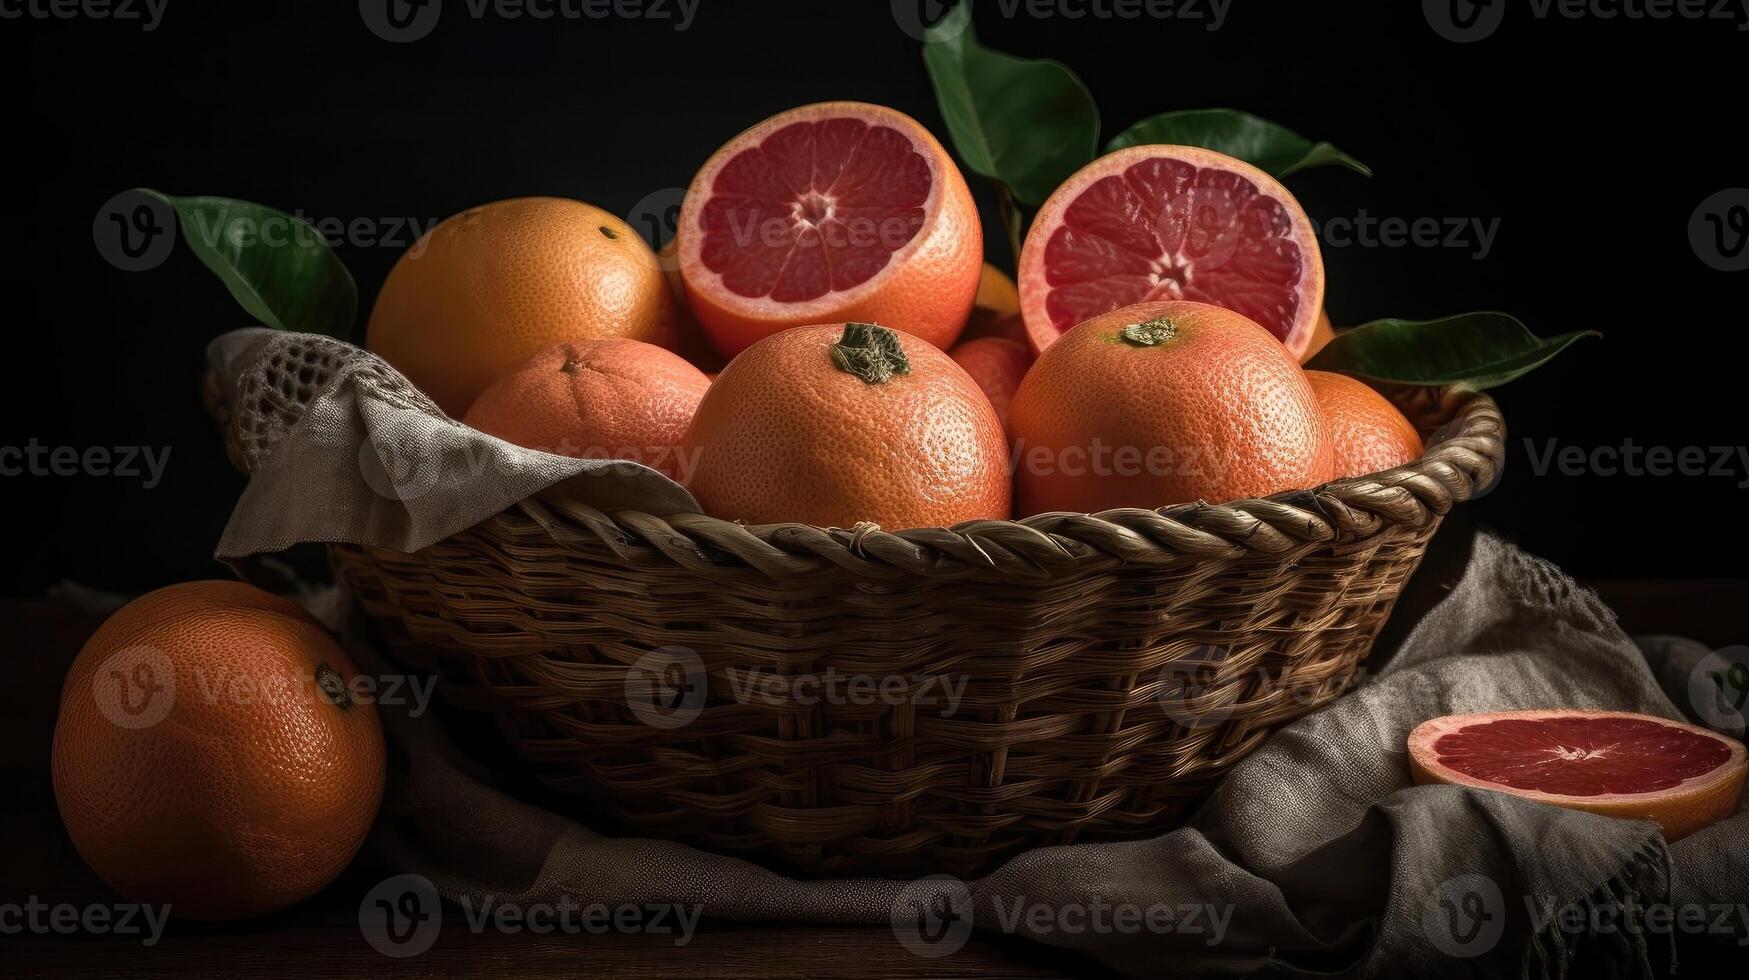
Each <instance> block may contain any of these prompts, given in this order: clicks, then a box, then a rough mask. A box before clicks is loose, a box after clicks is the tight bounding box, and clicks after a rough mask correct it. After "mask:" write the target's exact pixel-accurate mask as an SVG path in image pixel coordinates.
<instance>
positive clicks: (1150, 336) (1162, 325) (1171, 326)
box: [1117, 316, 1178, 347]
mask: <svg viewBox="0 0 1749 980" xmlns="http://www.w3.org/2000/svg"><path fill="white" fill-rule="evenodd" d="M1117 336H1118V339H1119V340H1122V341H1123V342H1124V343H1126V344H1133V345H1134V346H1136V347H1158V346H1160V345H1161V344H1164V343H1166V342H1167V341H1169V340H1171V339H1172V338H1173V337H1176V336H1178V325H1177V324H1175V323H1173V322H1172V321H1171V320H1169V319H1167V318H1166V317H1163V316H1162V317H1155V318H1154V319H1152V320H1146V321H1143V322H1141V323H1132V324H1130V325H1129V326H1127V327H1125V328H1123V329H1122V330H1120V331H1118V334H1117Z"/></svg>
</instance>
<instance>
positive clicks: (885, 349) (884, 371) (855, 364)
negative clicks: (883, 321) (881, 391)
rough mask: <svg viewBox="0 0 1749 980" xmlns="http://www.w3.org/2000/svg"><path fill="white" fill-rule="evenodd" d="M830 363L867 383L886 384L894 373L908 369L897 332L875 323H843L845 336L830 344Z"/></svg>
mask: <svg viewBox="0 0 1749 980" xmlns="http://www.w3.org/2000/svg"><path fill="white" fill-rule="evenodd" d="M832 363H833V365H835V366H836V367H837V368H838V370H840V371H843V372H845V373H846V374H854V375H856V376H857V377H858V378H861V379H862V383H863V384H869V385H879V384H886V383H887V382H888V381H891V380H892V379H893V375H895V374H910V373H911V362H910V361H909V360H907V359H906V358H905V349H904V348H903V347H901V346H899V335H898V334H896V333H894V332H893V331H891V330H888V329H887V328H886V327H883V326H881V325H880V324H878V323H846V324H845V325H844V336H842V337H840V338H839V339H838V343H836V344H833V345H832Z"/></svg>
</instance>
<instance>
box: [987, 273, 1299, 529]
mask: <svg viewBox="0 0 1749 980" xmlns="http://www.w3.org/2000/svg"><path fill="white" fill-rule="evenodd" d="M1009 431H1010V432H1011V433H1012V435H1013V437H1014V440H1015V447H1014V457H1015V465H1016V473H1015V497H1016V504H1017V507H1018V511H1019V513H1020V515H1021V516H1022V517H1026V516H1030V515H1032V514H1037V513H1042V512H1045V511H1070V512H1077V513H1095V512H1098V511H1102V510H1111V509H1113V508H1117V507H1145V508H1156V507H1164V506H1166V505H1168V504H1178V503H1189V502H1191V501H1195V500H1206V501H1210V502H1213V503H1223V502H1226V501H1230V500H1238V499H1243V498H1248V497H1264V496H1268V495H1270V494H1273V493H1278V492H1281V491H1284V490H1297V489H1302V488H1305V487H1310V486H1313V485H1315V484H1318V483H1322V482H1324V481H1325V480H1327V479H1329V470H1330V465H1331V458H1330V448H1329V441H1328V435H1327V432H1326V429H1325V425H1324V420H1323V416H1322V414H1321V412H1320V411H1319V409H1318V402H1317V398H1316V396H1315V395H1314V394H1313V393H1312V388H1311V385H1310V384H1309V383H1308V382H1307V381H1306V376H1305V372H1303V371H1301V370H1300V366H1299V365H1298V364H1297V363H1295V362H1294V359H1293V358H1292V357H1290V356H1288V353H1287V349H1286V348H1284V347H1282V346H1281V344H1279V343H1277V342H1276V341H1275V339H1274V338H1272V337H1271V336H1270V335H1269V333H1268V332H1267V331H1265V330H1264V329H1263V328H1262V327H1260V326H1258V325H1257V324H1255V323H1253V322H1251V321H1250V320H1248V319H1246V318H1245V317H1244V316H1241V315H1240V314H1238V313H1235V312H1233V311H1232V310H1228V309H1223V308H1221V307H1218V306H1210V305H1208V304H1206V303H1191V302H1187V301H1183V300H1177V301H1167V302H1158V303H1138V304H1136V305H1134V306H1126V307H1123V308H1122V309H1118V310H1113V311H1112V312H1110V313H1105V314H1101V315H1099V316H1095V317H1093V318H1092V319H1090V320H1087V321H1086V322H1084V323H1082V324H1081V325H1080V326H1077V327H1075V328H1074V329H1073V330H1070V331H1069V332H1068V333H1066V334H1064V335H1063V336H1062V337H1061V338H1059V339H1058V340H1057V342H1056V343H1054V344H1052V345H1051V346H1050V347H1049V348H1048V349H1046V350H1045V352H1044V353H1043V354H1040V355H1039V358H1038V361H1037V362H1036V363H1034V364H1033V366H1032V369H1031V370H1030V371H1028V372H1027V374H1026V378H1025V380H1023V381H1022V382H1021V383H1020V390H1019V392H1018V393H1016V395H1015V396H1014V407H1013V410H1012V413H1011V415H1010V416H1009Z"/></svg>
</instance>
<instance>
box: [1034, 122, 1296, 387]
mask: <svg viewBox="0 0 1749 980" xmlns="http://www.w3.org/2000/svg"><path fill="white" fill-rule="evenodd" d="M1168 299H1188V300H1196V301H1198V302H1202V303H1209V304H1211V305H1214V306H1224V307H1226V308H1227V309H1229V310H1234V311H1237V312H1239V313H1243V314H1245V315H1246V316H1247V317H1250V318H1251V319H1252V320H1255V321H1257V322H1258V323H1260V324H1262V325H1263V327H1264V328H1265V329H1267V330H1268V331H1269V332H1270V333H1272V334H1274V335H1275V337H1276V339H1277V340H1280V341H1281V342H1282V343H1283V344H1285V345H1286V346H1287V349H1288V351H1289V352H1290V353H1292V354H1293V355H1294V357H1296V358H1297V357H1299V356H1300V355H1301V354H1302V353H1304V351H1305V349H1306V347H1307V345H1308V344H1310V343H1311V339H1312V330H1313V328H1314V327H1315V326H1316V324H1317V322H1318V313H1319V311H1320V310H1321V309H1322V308H1323V305H1324V260H1323V257H1322V256H1321V255H1320V254H1319V252H1318V242H1317V238H1316V236H1315V235H1314V232H1313V229H1312V222H1311V219H1309V218H1307V217H1306V213H1305V212H1304V211H1302V210H1301V209H1300V205H1299V202H1297V201H1295V200H1294V198H1293V195H1292V194H1289V193H1288V192H1287V189H1286V188H1284V187H1282V186H1281V184H1279V183H1277V182H1276V180H1275V178H1273V177H1271V176H1269V175H1268V174H1266V173H1264V172H1263V171H1261V170H1259V169H1257V168H1256V167H1253V166H1251V165H1250V164H1248V163H1245V162H1244V161H1242V160H1237V159H1234V158H1233V157H1229V156H1227V155H1225V154H1222V153H1216V152H1214V151H1212V150H1204V149H1200V148H1197V147H1192V146H1132V147H1129V148H1127V149H1123V150H1118V151H1117V152H1115V153H1108V154H1106V155H1105V156H1102V157H1100V158H1099V159H1097V160H1095V161H1093V162H1092V163H1090V164H1088V165H1087V166H1085V167H1082V168H1081V169H1080V170H1079V171H1077V172H1076V173H1075V174H1074V176H1072V177H1070V178H1069V179H1068V180H1066V181H1064V182H1063V186H1061V187H1059V188H1057V190H1056V192H1055V193H1053V194H1052V195H1051V196H1050V198H1049V199H1048V200H1046V201H1045V204H1044V207H1042V208H1040V209H1039V212H1038V215H1037V217H1035V218H1034V219H1033V223H1032V228H1031V230H1030V231H1028V232H1027V235H1026V244H1025V246H1024V247H1023V248H1022V249H1021V255H1020V309H1021V313H1022V314H1023V315H1024V316H1025V318H1026V332H1027V336H1028V337H1029V339H1031V341H1032V343H1033V346H1034V348H1035V349H1037V350H1039V351H1043V350H1044V349H1045V348H1046V347H1048V346H1050V344H1051V342H1052V341H1054V340H1056V339H1057V337H1058V335H1060V334H1062V333H1063V332H1064V331H1066V330H1068V329H1069V328H1070V327H1073V326H1075V325H1076V324H1078V323H1081V322H1083V321H1085V320H1088V319H1091V318H1093V317H1095V316H1098V315H1099V314H1101V313H1108V312H1110V311H1112V310H1115V309H1118V308H1119V307H1123V306H1129V305H1131V304H1133V303H1140V302H1144V301H1151V300H1168Z"/></svg>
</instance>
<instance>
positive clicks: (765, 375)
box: [685, 323, 1010, 531]
mask: <svg viewBox="0 0 1749 980" xmlns="http://www.w3.org/2000/svg"><path fill="white" fill-rule="evenodd" d="M1007 450H1008V444H1007V440H1006V439H1005V438H1004V437H1003V434H1002V423H1001V422H1000V421H999V420H998V419H997V418H996V411H995V409H993V408H992V407H991V406H990V402H989V400H988V399H987V398H985V397H984V394H983V392H981V391H979V390H978V386H977V384H976V382H974V381H973V380H972V379H971V377H970V376H968V375H967V374H966V372H965V371H964V370H962V369H961V368H960V367H959V365H957V364H955V363H954V362H953V361H952V360H951V359H949V358H948V356H947V355H946V354H944V353H942V352H941V351H940V350H938V349H937V348H935V347H934V346H933V345H931V344H928V343H925V342H924V341H922V340H919V339H918V338H916V337H912V336H910V335H908V334H903V333H900V332H898V331H895V330H888V329H887V328H885V327H880V326H876V325H874V324H867V323H843V324H824V325H817V326H809V327H796V328H794V329H791V330H785V331H783V332H782V333H779V334H775V335H773V336H770V337H767V338H765V339H764V340H761V341H759V342H758V343H756V344H754V345H753V346H752V347H749V348H747V350H746V351H744V352H742V353H741V354H740V355H739V356H737V357H736V358H735V359H734V360H732V361H730V362H729V366H728V367H726V368H724V369H723V373H722V374H721V375H719V376H718V378H717V380H716V382H715V383H714V384H712V385H711V388H710V391H709V392H707V393H706V394H705V397H704V401H703V402H701V403H700V404H699V406H698V412H697V414H695V415H694V416H693V421H692V427H691V428H690V429H689V430H688V431H687V435H686V443H685V456H686V459H687V460H688V462H689V463H690V464H691V466H692V469H691V472H690V474H689V475H688V477H687V479H686V481H685V483H686V487H687V489H689V490H691V491H692V493H693V496H695V497H697V498H698V502H699V504H700V506H702V507H703V508H704V510H705V512H706V513H708V514H711V515H712V516H715V517H720V518H723V519H725V520H742V521H747V522H749V523H754V524H773V523H779V522H788V521H793V522H797V523H802V524H812V525H815V526H817V527H852V526H854V525H856V524H858V523H861V522H864V521H867V522H872V523H875V524H879V525H881V526H882V527H884V528H886V529H888V530H892V531H897V530H902V529H906V528H918V527H947V526H951V525H954V524H958V523H960V522H962V521H969V520H979V519H988V520H999V519H1004V518H1006V517H1008V513H1009V495H1010V489H1009V479H1008V453H1007Z"/></svg>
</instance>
